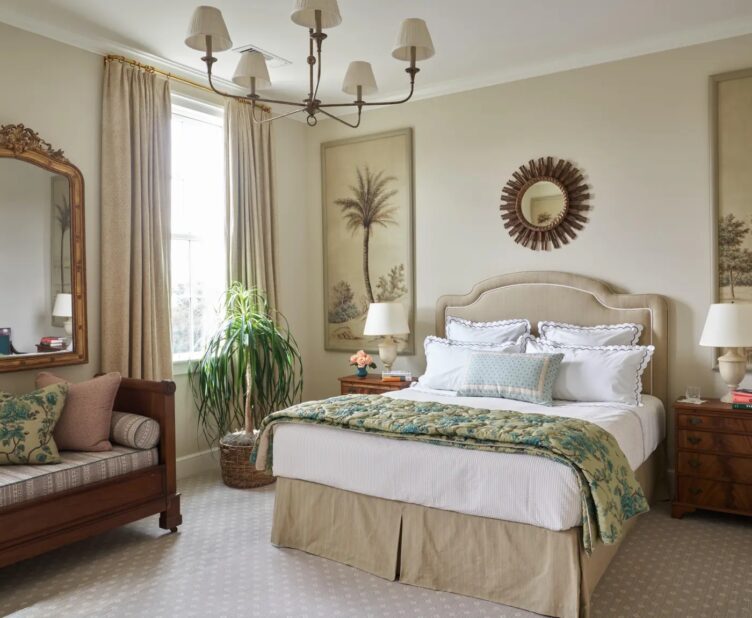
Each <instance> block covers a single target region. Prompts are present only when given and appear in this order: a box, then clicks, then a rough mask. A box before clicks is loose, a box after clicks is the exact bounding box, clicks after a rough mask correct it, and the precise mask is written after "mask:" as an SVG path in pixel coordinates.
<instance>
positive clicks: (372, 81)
mask: <svg viewBox="0 0 752 618" xmlns="http://www.w3.org/2000/svg"><path fill="white" fill-rule="evenodd" d="M358 86H360V87H361V88H362V89H363V94H364V95H365V94H373V93H374V92H376V91H377V90H378V88H377V87H376V78H375V77H374V76H373V69H372V68H371V63H370V62H363V61H362V60H355V61H353V62H351V63H350V66H348V67H347V73H345V80H344V81H343V82H342V91H343V92H346V93H347V94H355V95H357V94H358Z"/></svg>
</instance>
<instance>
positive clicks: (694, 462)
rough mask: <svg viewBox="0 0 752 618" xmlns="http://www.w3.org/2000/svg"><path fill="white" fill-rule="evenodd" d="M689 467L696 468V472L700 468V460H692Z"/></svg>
mask: <svg viewBox="0 0 752 618" xmlns="http://www.w3.org/2000/svg"><path fill="white" fill-rule="evenodd" d="M689 467H690V468H694V469H695V470H697V468H699V467H700V461H699V460H698V459H690V460H689Z"/></svg>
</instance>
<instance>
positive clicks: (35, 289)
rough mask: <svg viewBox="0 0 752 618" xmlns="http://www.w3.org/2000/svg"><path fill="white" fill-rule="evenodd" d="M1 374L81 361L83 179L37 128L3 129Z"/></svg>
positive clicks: (0, 177)
mask: <svg viewBox="0 0 752 618" xmlns="http://www.w3.org/2000/svg"><path fill="white" fill-rule="evenodd" d="M0 251H2V260H0V372H3V371H18V370H21V369H31V368H40V367H54V366H58V365H71V364H78V363H85V362H86V361H87V359H88V352H87V326H86V264H85V256H84V179H83V176H82V175H81V172H80V171H79V169H78V168H77V167H76V166H75V165H73V164H72V163H71V162H70V161H68V159H67V158H66V157H65V156H64V154H63V151H62V150H58V149H55V148H53V147H52V145H51V144H50V143H49V142H46V141H44V140H43V139H41V138H40V137H39V135H38V134H37V133H35V132H34V131H32V130H31V129H29V128H28V127H25V126H24V125H22V124H18V125H3V126H0Z"/></svg>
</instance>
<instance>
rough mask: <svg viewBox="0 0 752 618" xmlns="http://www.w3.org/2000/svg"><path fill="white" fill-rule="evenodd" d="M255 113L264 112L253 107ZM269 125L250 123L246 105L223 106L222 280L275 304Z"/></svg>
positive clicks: (263, 114)
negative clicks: (261, 292) (259, 292)
mask: <svg viewBox="0 0 752 618" xmlns="http://www.w3.org/2000/svg"><path fill="white" fill-rule="evenodd" d="M256 117H257V118H258V119H259V120H260V119H262V118H269V113H268V112H262V111H261V109H259V108H256ZM272 124H273V123H271V122H266V123H263V124H256V123H254V122H253V119H252V107H251V106H250V105H248V104H247V103H241V102H238V101H234V100H230V101H228V102H227V103H226V105H225V168H226V174H227V226H226V232H227V233H226V240H227V260H228V263H227V275H228V279H229V281H230V282H233V281H240V282H241V283H243V284H244V285H246V286H248V287H252V286H253V287H258V288H260V289H262V290H264V291H265V292H266V297H267V299H268V300H269V304H270V305H271V306H272V307H276V306H277V285H276V276H275V265H274V262H275V254H274V245H275V243H274V192H273V184H272Z"/></svg>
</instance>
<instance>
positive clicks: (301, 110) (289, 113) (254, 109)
mask: <svg viewBox="0 0 752 618" xmlns="http://www.w3.org/2000/svg"><path fill="white" fill-rule="evenodd" d="M251 105H252V106H253V108H252V111H251V116H252V117H253V122H255V123H256V124H264V123H266V122H271V121H272V120H277V119H278V118H286V117H287V116H292V115H293V114H297V113H298V112H304V111H305V110H306V108H305V107H300V108H298V109H294V110H292V111H291V112H286V113H284V114H277V115H276V116H272V117H271V118H262V119H261V120H258V119H257V118H256V105H255V104H251ZM298 105H300V103H298Z"/></svg>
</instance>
